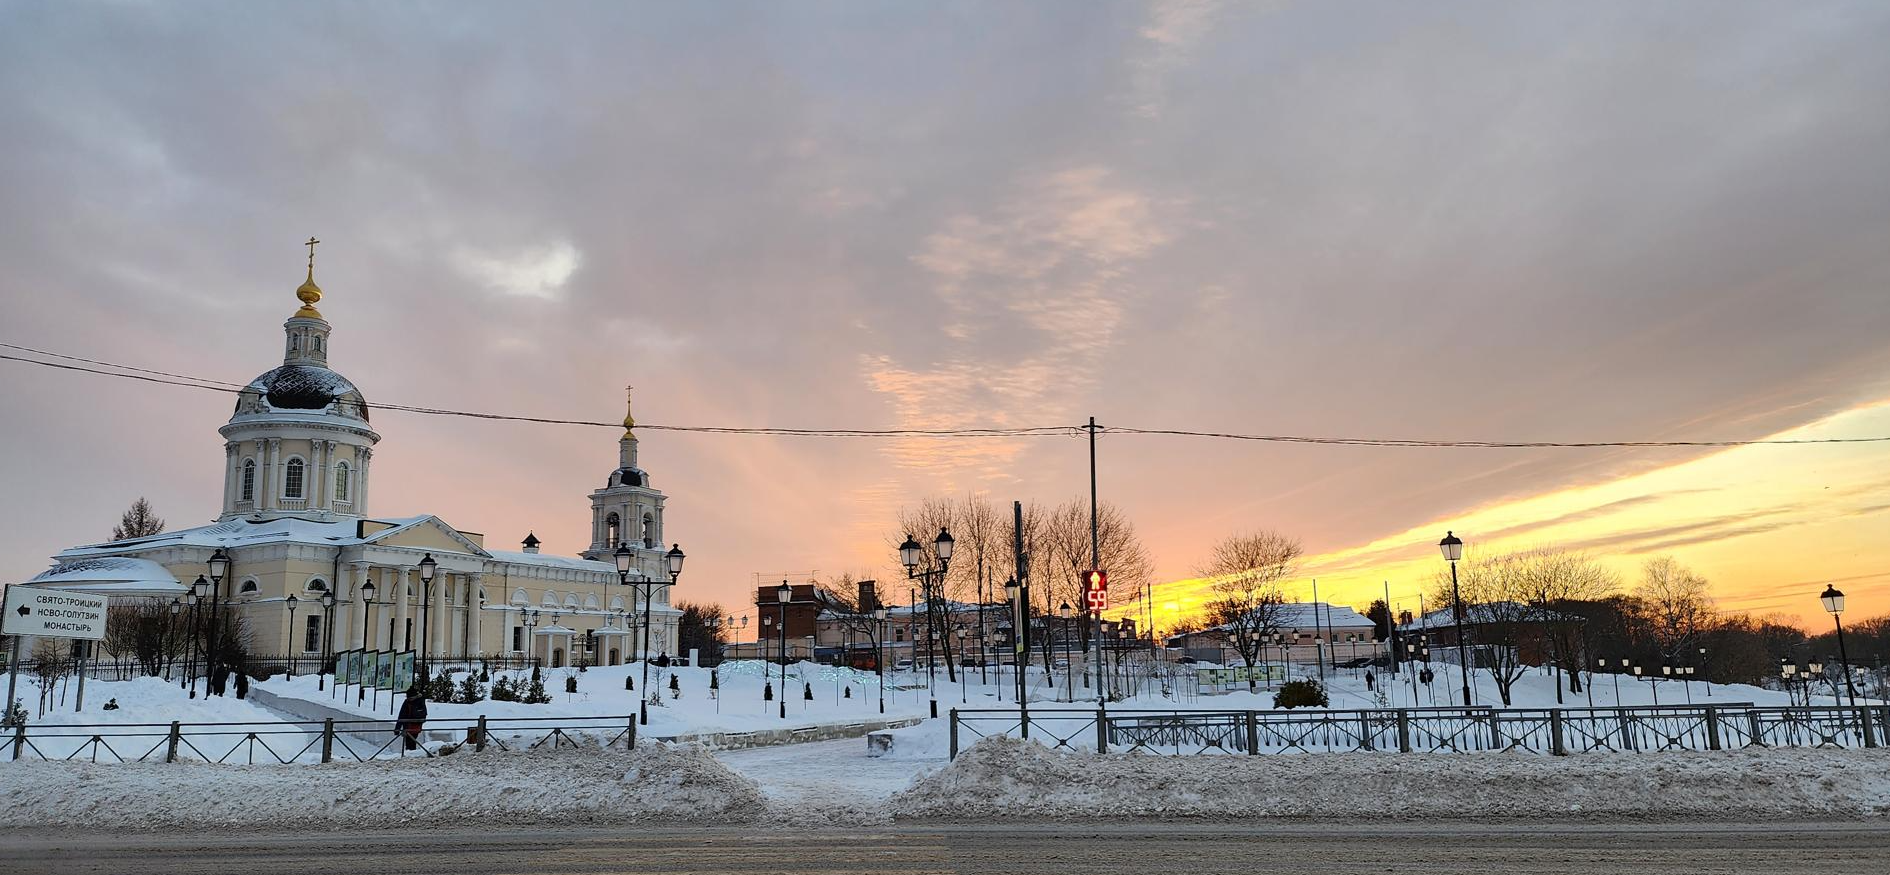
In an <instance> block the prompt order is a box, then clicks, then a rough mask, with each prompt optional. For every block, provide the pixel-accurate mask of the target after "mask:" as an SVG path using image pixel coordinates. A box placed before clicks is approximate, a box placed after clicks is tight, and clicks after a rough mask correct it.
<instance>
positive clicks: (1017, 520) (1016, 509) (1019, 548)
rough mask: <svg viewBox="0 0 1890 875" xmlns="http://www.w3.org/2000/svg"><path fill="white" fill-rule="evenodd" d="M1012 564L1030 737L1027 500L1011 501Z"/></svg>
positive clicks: (1022, 699)
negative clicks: (1025, 518)
mask: <svg viewBox="0 0 1890 875" xmlns="http://www.w3.org/2000/svg"><path fill="white" fill-rule="evenodd" d="M1011 560H1012V563H1013V564H1012V565H1011V568H1012V570H1014V571H1015V572H1016V573H1017V598H1015V599H1012V600H1011V614H1012V620H1011V631H1012V635H1011V640H1012V641H1013V642H1014V649H1015V651H1016V653H1015V659H1016V660H1017V664H1016V665H1014V666H1013V668H1015V669H1016V671H1015V672H1014V674H1015V675H1016V679H1017V714H1018V717H1019V718H1021V719H1020V722H1021V723H1022V724H1023V734H1024V738H1025V739H1026V740H1028V739H1029V738H1030V695H1029V691H1028V689H1026V687H1027V686H1028V685H1027V684H1025V683H1024V675H1025V674H1026V673H1027V672H1028V671H1029V670H1030V575H1029V574H1027V573H1026V565H1025V563H1024V503H1023V502H1021V501H1013V502H1011Z"/></svg>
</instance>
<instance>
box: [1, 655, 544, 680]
mask: <svg viewBox="0 0 1890 875" xmlns="http://www.w3.org/2000/svg"><path fill="white" fill-rule="evenodd" d="M428 661H429V662H430V663H431V664H432V666H433V667H434V669H435V670H436V671H437V670H439V669H453V670H458V669H466V668H480V669H485V670H487V671H503V670H516V671H525V670H529V669H531V668H532V666H534V665H539V666H542V665H543V662H544V661H543V660H542V659H539V658H538V657H534V656H526V655H523V654H515V653H514V654H497V653H494V654H459V655H455V656H431V657H428ZM565 667H566V668H576V666H575V665H572V666H565ZM22 668H23V669H24V667H22ZM242 668H243V670H244V671H245V672H247V673H249V674H250V676H252V677H273V676H275V675H279V674H292V675H315V674H333V673H334V670H335V660H334V657H332V656H327V657H324V656H321V655H319V654H300V655H296V656H253V655H245V656H243V658H242ZM196 670H197V672H198V676H199V677H201V676H202V672H203V670H204V660H202V659H201V658H200V659H199V660H198V661H197V664H196ZM184 672H185V664H184V660H181V659H179V660H177V661H176V662H175V663H166V664H165V665H164V666H163V667H162V669H161V670H160V671H159V673H158V675H157V676H158V677H163V678H165V679H166V680H173V681H174V680H178V679H180V678H182V677H183V676H184ZM150 673H151V672H150V666H148V665H146V664H144V663H141V662H137V661H135V660H127V659H117V660H111V659H107V660H87V661H86V663H85V676H86V677H88V678H91V679H93V680H109V681H122V680H131V679H132V678H139V677H145V676H147V675H150Z"/></svg>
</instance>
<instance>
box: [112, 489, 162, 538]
mask: <svg viewBox="0 0 1890 875" xmlns="http://www.w3.org/2000/svg"><path fill="white" fill-rule="evenodd" d="M163 531H164V521H163V520H161V519H158V516H157V514H155V513H153V512H152V511H151V502H148V501H145V500H144V496H142V495H140V496H138V500H137V501H134V502H132V503H131V509H130V510H128V511H125V515H124V516H123V517H122V518H120V519H119V521H118V525H115V526H113V527H112V540H114V541H124V540H128V539H130V538H147V537H150V536H152V535H155V534H158V533H160V532H163Z"/></svg>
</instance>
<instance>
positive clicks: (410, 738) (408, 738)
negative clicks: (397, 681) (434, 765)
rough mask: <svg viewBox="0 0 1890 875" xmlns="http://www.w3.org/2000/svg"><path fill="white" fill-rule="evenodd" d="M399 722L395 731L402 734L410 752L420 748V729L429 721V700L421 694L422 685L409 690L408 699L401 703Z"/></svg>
mask: <svg viewBox="0 0 1890 875" xmlns="http://www.w3.org/2000/svg"><path fill="white" fill-rule="evenodd" d="M398 719H399V722H397V723H395V724H394V731H395V732H398V733H400V738H401V741H402V743H404V744H405V745H406V746H407V749H408V750H414V749H415V748H418V747H419V746H420V727H421V725H422V724H424V723H426V720H427V699H426V697H425V696H423V695H421V694H420V685H419V684H415V685H413V686H411V687H408V688H407V699H406V701H403V702H401V703H400V717H399V718H398Z"/></svg>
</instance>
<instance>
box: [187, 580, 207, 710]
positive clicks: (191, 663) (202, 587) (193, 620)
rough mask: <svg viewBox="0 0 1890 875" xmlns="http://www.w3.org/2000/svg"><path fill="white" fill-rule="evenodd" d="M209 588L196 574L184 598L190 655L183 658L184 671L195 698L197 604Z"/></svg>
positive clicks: (199, 634)
mask: <svg viewBox="0 0 1890 875" xmlns="http://www.w3.org/2000/svg"><path fill="white" fill-rule="evenodd" d="M209 589H210V581H207V580H204V579H203V575H201V574H199V575H197V582H196V583H193V584H191V585H190V591H189V592H188V593H185V595H184V598H185V599H186V600H187V602H188V604H189V605H190V655H189V656H188V657H186V658H185V660H184V673H185V674H187V675H189V676H190V697H191V698H193V699H195V698H197V643H198V641H199V640H201V639H202V638H203V618H202V617H201V616H200V615H199V613H198V608H197V604H198V603H199V602H201V601H203V599H204V594H205V593H206V592H208V591H209ZM206 652H207V651H206Z"/></svg>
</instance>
